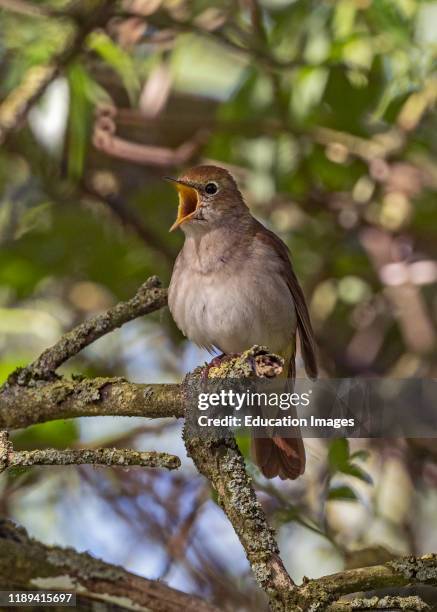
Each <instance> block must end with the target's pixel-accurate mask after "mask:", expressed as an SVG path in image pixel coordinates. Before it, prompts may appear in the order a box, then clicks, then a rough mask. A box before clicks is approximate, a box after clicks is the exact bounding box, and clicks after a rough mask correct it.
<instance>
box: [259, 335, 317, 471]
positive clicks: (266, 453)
mask: <svg viewBox="0 0 437 612" xmlns="http://www.w3.org/2000/svg"><path fill="white" fill-rule="evenodd" d="M285 362H286V363H288V368H284V374H285V376H287V377H288V382H287V392H290V393H291V392H292V391H293V382H294V379H295V376H296V372H295V348H294V346H293V347H292V349H291V354H289V355H287V357H286V360H285ZM291 416H292V417H295V416H296V411H294V414H292V415H291ZM293 429H294V431H293V432H290V433H293V437H287V438H280V437H277V436H272V437H271V438H253V439H252V456H253V460H254V461H255V463H256V464H257V465H258V467H259V469H260V470H261V472H262V474H263V475H264V476H265V477H266V478H275V476H279V478H281V479H282V480H287V479H290V480H295V479H296V478H298V477H299V476H301V475H302V474H303V473H304V471H305V461H306V458H305V447H304V445H303V441H302V437H301V435H300V431H299V428H293Z"/></svg>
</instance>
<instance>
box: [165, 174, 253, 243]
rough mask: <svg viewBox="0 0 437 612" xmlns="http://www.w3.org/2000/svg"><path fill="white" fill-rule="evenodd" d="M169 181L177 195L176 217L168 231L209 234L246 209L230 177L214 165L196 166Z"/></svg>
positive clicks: (245, 211) (235, 184)
mask: <svg viewBox="0 0 437 612" xmlns="http://www.w3.org/2000/svg"><path fill="white" fill-rule="evenodd" d="M166 178H167V179H168V180H170V181H172V182H173V183H174V185H175V187H176V189H177V191H178V194H179V206H178V215H177V218H176V221H175V222H174V223H173V225H172V226H171V228H170V231H173V230H174V229H176V228H177V227H179V226H180V227H181V229H183V230H184V231H185V232H187V231H189V230H193V231H197V230H198V231H201V232H202V231H209V230H210V229H212V228H213V227H217V226H218V225H221V224H223V223H226V222H228V221H229V220H230V219H235V218H237V217H238V216H240V215H241V214H244V213H246V214H247V210H248V209H247V207H246V204H245V203H244V200H243V197H242V195H241V193H240V191H239V189H238V187H237V183H236V182H235V180H234V178H233V177H232V175H231V174H230V173H229V172H228V171H227V170H225V169H224V168H219V167H217V166H196V167H195V168H191V169H190V170H188V171H187V172H185V174H183V176H181V177H179V178H177V179H174V178H169V177H166Z"/></svg>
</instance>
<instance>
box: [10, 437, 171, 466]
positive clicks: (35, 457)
mask: <svg viewBox="0 0 437 612" xmlns="http://www.w3.org/2000/svg"><path fill="white" fill-rule="evenodd" d="M34 465H64V466H65V465H102V466H103V465H104V466H118V467H131V466H141V467H147V468H165V469H167V470H175V469H177V468H178V467H180V465H181V461H180V459H179V457H177V456H176V455H170V454H169V453H160V452H157V451H136V450H132V449H130V448H124V449H120V448H96V449H88V448H85V449H74V450H59V449H57V448H44V449H38V450H23V451H17V450H14V447H13V444H12V442H11V441H10V439H9V435H8V433H7V432H6V431H0V474H1V473H2V472H4V471H5V470H7V469H8V468H12V467H18V466H19V467H30V466H34Z"/></svg>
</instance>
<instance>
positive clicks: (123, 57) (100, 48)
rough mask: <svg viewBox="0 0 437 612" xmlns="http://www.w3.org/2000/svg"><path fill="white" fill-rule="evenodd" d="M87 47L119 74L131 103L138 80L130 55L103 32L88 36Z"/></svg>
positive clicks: (135, 95) (138, 87) (136, 94)
mask: <svg viewBox="0 0 437 612" xmlns="http://www.w3.org/2000/svg"><path fill="white" fill-rule="evenodd" d="M88 47H89V48H90V49H91V50H92V51H95V53H97V54H98V55H100V57H101V58H102V59H103V60H104V61H105V62H106V63H107V64H109V66H111V68H112V69H113V70H114V71H115V72H116V73H117V74H118V75H119V77H120V78H121V80H122V81H123V85H124V87H125V88H126V91H127V93H128V95H129V99H130V101H131V103H133V102H134V101H135V99H136V98H137V96H138V94H139V91H140V80H139V78H138V76H137V72H136V69H135V64H134V61H133V59H132V57H131V56H130V55H129V54H128V53H126V52H125V51H124V50H123V49H121V48H120V47H119V46H118V45H116V44H115V43H114V42H113V41H112V40H111V39H110V38H109V36H108V35H107V34H105V33H104V32H94V33H93V34H91V36H90V37H89V38H88Z"/></svg>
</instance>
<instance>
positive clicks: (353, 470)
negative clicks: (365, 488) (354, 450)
mask: <svg viewBox="0 0 437 612" xmlns="http://www.w3.org/2000/svg"><path fill="white" fill-rule="evenodd" d="M340 472H342V473H343V474H347V475H348V476H354V478H358V479H359V480H362V481H363V482H366V483H367V484H373V480H372V478H371V477H370V475H369V474H368V473H367V472H365V471H364V470H362V469H361V468H360V467H358V465H354V464H353V463H347V464H346V465H345V466H343V467H342V468H341V469H340Z"/></svg>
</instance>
